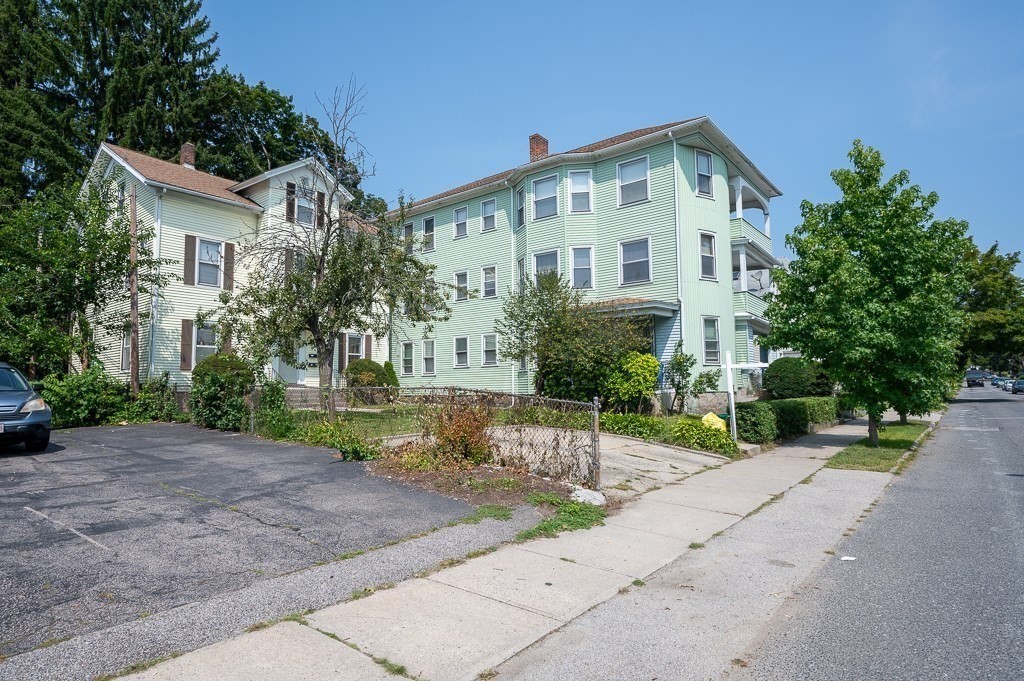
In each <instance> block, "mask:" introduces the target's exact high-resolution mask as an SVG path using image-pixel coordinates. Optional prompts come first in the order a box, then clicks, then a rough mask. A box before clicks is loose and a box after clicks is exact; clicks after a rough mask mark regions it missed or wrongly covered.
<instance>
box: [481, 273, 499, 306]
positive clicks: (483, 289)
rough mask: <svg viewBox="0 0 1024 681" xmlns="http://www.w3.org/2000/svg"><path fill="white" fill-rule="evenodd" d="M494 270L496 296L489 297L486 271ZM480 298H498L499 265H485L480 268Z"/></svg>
mask: <svg viewBox="0 0 1024 681" xmlns="http://www.w3.org/2000/svg"><path fill="white" fill-rule="evenodd" d="M487 269H493V270H494V295H492V296H489V295H487V286H486V284H487V280H486V279H485V278H484V270H487ZM480 297H481V298H497V297H498V266H497V265H484V266H483V267H481V268H480Z"/></svg>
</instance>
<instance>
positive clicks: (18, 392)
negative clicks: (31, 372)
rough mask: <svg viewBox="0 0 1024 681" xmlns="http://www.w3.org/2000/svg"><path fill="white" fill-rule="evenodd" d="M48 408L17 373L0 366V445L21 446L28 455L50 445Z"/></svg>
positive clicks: (6, 365) (9, 366)
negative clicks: (20, 443)
mask: <svg viewBox="0 0 1024 681" xmlns="http://www.w3.org/2000/svg"><path fill="white" fill-rule="evenodd" d="M50 416H51V415H50V408H49V407H48V406H47V405H46V402H43V398H42V397H40V396H39V394H38V393H36V391H34V390H32V386H30V385H29V383H28V381H27V380H25V377H24V376H22V375H21V372H20V371H18V370H17V369H15V368H14V367H12V366H11V365H10V364H7V363H6V362H0V444H7V443H12V442H24V443H25V449H27V450H28V451H30V452H41V451H43V450H44V449H46V448H47V446H49V444H50Z"/></svg>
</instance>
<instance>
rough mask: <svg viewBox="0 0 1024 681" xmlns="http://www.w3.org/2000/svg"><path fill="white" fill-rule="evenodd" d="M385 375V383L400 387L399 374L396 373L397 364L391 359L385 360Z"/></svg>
mask: <svg viewBox="0 0 1024 681" xmlns="http://www.w3.org/2000/svg"><path fill="white" fill-rule="evenodd" d="M384 377H385V379H386V383H385V385H388V386H390V387H392V388H397V387H398V374H396V373H395V365H394V364H392V363H391V362H390V361H388V362H384Z"/></svg>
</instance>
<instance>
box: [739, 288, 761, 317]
mask: <svg viewBox="0 0 1024 681" xmlns="http://www.w3.org/2000/svg"><path fill="white" fill-rule="evenodd" d="M767 309H768V303H767V302H765V299H764V298H763V297H762V296H759V295H758V294H756V293H753V292H752V291H735V292H733V295H732V310H733V312H735V313H738V314H740V315H749V316H751V317H755V318H756V319H758V320H764V319H765V311H766V310H767Z"/></svg>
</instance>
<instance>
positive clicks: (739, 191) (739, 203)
mask: <svg viewBox="0 0 1024 681" xmlns="http://www.w3.org/2000/svg"><path fill="white" fill-rule="evenodd" d="M733 191H735V192H736V217H738V218H739V219H740V220H742V219H743V184H742V183H741V184H737V185H736V186H735V187H734V188H733Z"/></svg>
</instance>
